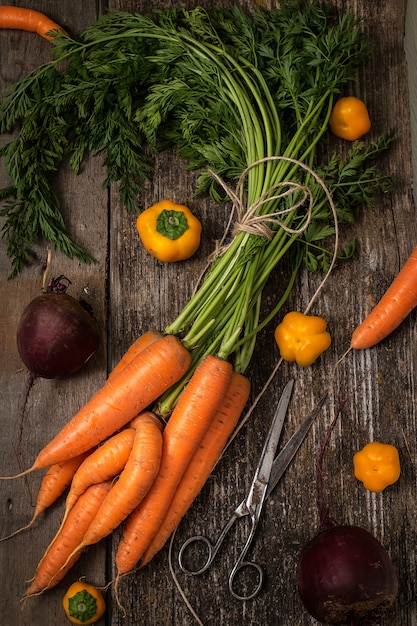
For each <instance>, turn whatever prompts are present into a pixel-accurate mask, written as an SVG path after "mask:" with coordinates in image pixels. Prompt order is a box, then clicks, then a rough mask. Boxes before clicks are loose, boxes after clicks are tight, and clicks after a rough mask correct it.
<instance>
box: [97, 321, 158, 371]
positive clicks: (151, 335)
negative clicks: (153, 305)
mask: <svg viewBox="0 0 417 626" xmlns="http://www.w3.org/2000/svg"><path fill="white" fill-rule="evenodd" d="M162 336H163V334H162V333H161V332H160V331H159V330H152V329H151V330H148V331H146V333H144V334H143V335H140V337H138V338H137V339H136V340H135V341H134V342H133V343H132V345H131V346H130V348H129V349H128V350H127V352H125V354H124V355H123V356H122V358H121V359H120V361H119V362H118V363H117V365H116V366H115V367H114V368H113V369H112V371H111V372H110V374H109V376H108V378H107V381H109V380H111V379H112V378H113V377H114V376H116V375H117V374H118V373H119V372H121V371H122V369H124V368H125V367H126V365H128V364H129V363H130V362H131V361H133V359H134V357H135V356H136V355H137V354H139V352H142V350H144V349H145V348H147V347H148V346H150V345H151V344H152V343H153V342H154V341H156V340H157V339H160V338H161V337H162Z"/></svg>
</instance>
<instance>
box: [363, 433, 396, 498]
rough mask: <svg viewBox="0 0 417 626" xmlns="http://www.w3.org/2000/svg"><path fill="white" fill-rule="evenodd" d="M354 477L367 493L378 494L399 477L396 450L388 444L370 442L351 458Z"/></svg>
mask: <svg viewBox="0 0 417 626" xmlns="http://www.w3.org/2000/svg"><path fill="white" fill-rule="evenodd" d="M353 466H354V474H355V477H356V478H357V479H358V480H360V481H361V482H362V483H363V486H364V487H365V489H368V491H375V492H377V493H378V492H380V491H383V490H384V489H385V487H388V485H393V484H394V483H395V482H396V481H397V480H398V479H399V477H400V473H401V466H400V458H399V455H398V450H397V448H396V447H395V446H392V445H390V444H389V443H379V442H377V441H372V442H371V443H368V444H367V445H366V446H365V447H364V448H362V450H359V452H356V454H354V456H353Z"/></svg>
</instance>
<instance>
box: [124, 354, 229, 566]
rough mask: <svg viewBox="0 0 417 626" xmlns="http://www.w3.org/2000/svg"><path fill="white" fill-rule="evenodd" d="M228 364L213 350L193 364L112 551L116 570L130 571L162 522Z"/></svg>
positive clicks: (219, 395)
mask: <svg viewBox="0 0 417 626" xmlns="http://www.w3.org/2000/svg"><path fill="white" fill-rule="evenodd" d="M232 371H233V370H232V366H231V365H230V363H227V362H226V361H224V360H223V359H219V358H217V357H215V356H213V355H208V356H206V357H205V358H204V359H203V361H202V362H201V363H200V364H199V365H198V366H197V368H196V370H195V372H194V373H193V375H192V377H191V379H190V381H189V383H188V384H187V386H186V388H185V390H184V391H183V393H182V395H181V396H180V399H179V400H178V403H177V405H176V407H175V409H174V411H173V412H172V414H171V417H170V418H169V421H168V424H167V426H166V427H165V430H164V434H163V448H162V461H161V467H160V470H159V473H158V475H157V476H156V478H155V480H154V482H153V485H152V487H151V489H150V490H149V492H148V494H147V495H146V497H145V498H144V499H143V500H142V503H141V504H140V505H139V506H138V507H137V508H136V509H135V510H134V511H133V512H132V513H131V515H130V516H129V518H128V520H127V523H126V526H125V529H124V532H123V536H122V539H121V541H120V543H119V546H118V549H117V553H116V566H117V570H118V576H120V575H121V574H125V573H127V572H129V571H131V570H132V569H133V568H134V567H135V565H136V564H137V563H138V561H139V560H140V558H141V557H142V555H143V553H144V551H145V550H146V548H147V547H148V545H149V544H150V542H151V540H152V538H153V537H154V535H155V534H156V532H157V530H158V528H159V526H160V525H161V523H162V521H163V519H164V517H165V515H166V512H167V510H168V506H169V503H170V501H171V498H172V497H173V494H174V492H175V489H176V487H177V485H178V483H179V481H180V480H181V477H182V475H183V473H184V471H185V469H186V467H187V465H188V464H189V462H190V459H191V457H192V456H193V454H194V452H195V451H196V449H197V448H198V446H199V445H200V442H201V440H202V438H203V436H204V434H205V433H206V431H207V429H208V427H209V425H210V423H211V421H212V420H213V418H214V416H215V414H216V413H217V411H218V409H219V406H220V405H221V403H222V402H223V398H224V395H225V393H226V390H227V388H228V386H229V382H230V379H231V375H232Z"/></svg>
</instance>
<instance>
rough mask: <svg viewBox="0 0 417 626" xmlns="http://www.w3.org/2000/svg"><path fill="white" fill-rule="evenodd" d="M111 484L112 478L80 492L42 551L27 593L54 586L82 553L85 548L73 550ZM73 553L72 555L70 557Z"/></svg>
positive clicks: (29, 594)
mask: <svg viewBox="0 0 417 626" xmlns="http://www.w3.org/2000/svg"><path fill="white" fill-rule="evenodd" d="M111 487H112V483H111V482H110V481H108V482H105V483H100V484H99V485H91V487H89V488H88V489H87V491H85V493H83V494H82V496H80V498H79V500H78V501H77V502H76V504H75V506H74V508H73V509H72V510H71V512H70V514H69V515H68V518H67V520H66V522H65V524H64V526H63V527H62V529H61V532H60V533H59V534H58V535H57V536H56V537H55V538H54V539H53V541H52V542H51V544H50V545H49V547H48V548H47V550H46V552H45V554H44V555H43V557H42V559H41V561H40V563H39V565H38V567H37V569H36V573H35V576H34V578H33V580H32V582H31V585H30V586H29V587H28V589H27V590H26V593H25V597H29V596H31V595H37V594H39V593H42V591H45V590H46V589H51V588H52V587H55V586H56V585H57V584H58V583H59V582H60V581H61V580H62V579H63V578H64V576H65V574H66V573H67V572H68V571H69V569H70V568H71V567H72V566H73V565H74V563H75V562H76V561H77V559H78V558H79V557H80V556H81V553H82V550H79V551H77V552H74V550H75V548H76V547H77V546H78V545H79V544H80V543H81V541H82V538H83V536H84V533H85V531H86V530H87V528H88V526H89V525H90V524H91V521H92V520H93V519H94V517H95V515H96V514H97V511H98V510H99V507H100V505H101V503H102V502H103V500H104V498H105V497H106V495H107V494H108V492H109V491H110V489H111ZM70 555H72V556H71V558H69V557H70Z"/></svg>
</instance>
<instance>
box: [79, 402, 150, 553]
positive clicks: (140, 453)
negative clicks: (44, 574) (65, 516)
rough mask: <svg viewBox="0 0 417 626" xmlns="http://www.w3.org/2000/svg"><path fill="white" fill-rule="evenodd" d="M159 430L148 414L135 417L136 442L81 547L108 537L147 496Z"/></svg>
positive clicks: (148, 412) (147, 412)
mask: <svg viewBox="0 0 417 626" xmlns="http://www.w3.org/2000/svg"><path fill="white" fill-rule="evenodd" d="M161 428H162V425H161V421H160V420H159V419H158V418H157V417H156V415H154V414H153V413H152V412H151V411H145V412H144V413H141V414H140V415H139V416H138V417H137V418H136V420H135V439H134V442H133V446H132V450H131V452H130V455H129V458H128V460H127V463H126V465H125V468H124V469H123V471H122V472H121V474H120V476H119V479H118V481H117V482H116V483H114V485H113V487H112V488H111V490H110V491H109V493H108V494H107V496H106V497H105V499H104V500H103V503H102V504H101V506H100V509H99V510H98V512H97V515H96V516H95V518H94V520H93V521H92V522H91V524H90V526H89V527H88V529H87V531H86V533H85V535H84V537H83V540H82V547H86V546H88V545H91V544H93V543H97V542H98V541H100V540H101V539H104V537H107V536H108V535H109V534H110V533H111V532H112V530H114V529H115V528H117V526H119V525H120V524H121V523H122V522H123V521H124V520H125V519H126V518H127V516H128V515H129V513H131V512H132V511H133V509H134V508H135V507H137V506H138V504H139V503H140V502H141V501H142V500H143V498H144V497H145V496H146V494H147V493H148V491H149V489H150V487H151V485H152V483H153V481H154V479H155V477H156V475H157V473H158V470H159V466H160V464H161V456H162V433H161Z"/></svg>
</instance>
